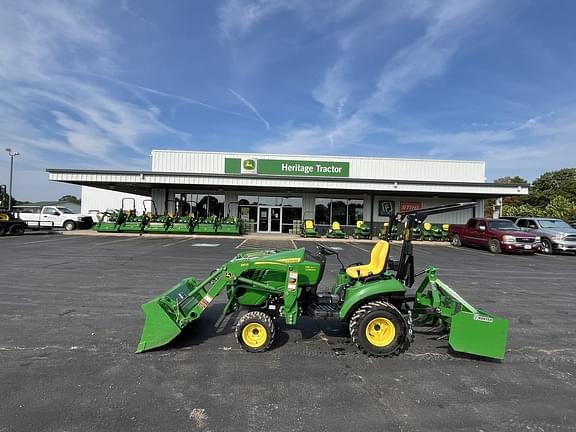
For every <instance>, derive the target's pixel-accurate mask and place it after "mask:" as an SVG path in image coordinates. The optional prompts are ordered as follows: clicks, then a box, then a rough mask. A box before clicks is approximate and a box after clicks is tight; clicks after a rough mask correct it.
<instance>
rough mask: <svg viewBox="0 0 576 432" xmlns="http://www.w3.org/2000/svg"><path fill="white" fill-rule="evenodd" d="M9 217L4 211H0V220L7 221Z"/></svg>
mask: <svg viewBox="0 0 576 432" xmlns="http://www.w3.org/2000/svg"><path fill="white" fill-rule="evenodd" d="M9 219H10V216H8V215H7V214H6V213H0V221H7V220H9Z"/></svg>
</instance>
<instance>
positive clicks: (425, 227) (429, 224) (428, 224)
mask: <svg viewBox="0 0 576 432" xmlns="http://www.w3.org/2000/svg"><path fill="white" fill-rule="evenodd" d="M424 229H425V230H426V231H430V230H431V229H432V224H431V223H430V222H426V223H425V224H424Z"/></svg>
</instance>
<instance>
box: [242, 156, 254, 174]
mask: <svg viewBox="0 0 576 432" xmlns="http://www.w3.org/2000/svg"><path fill="white" fill-rule="evenodd" d="M242 168H244V170H246V171H254V170H255V169H256V161H255V160H254V159H245V160H244V161H243V162H242Z"/></svg>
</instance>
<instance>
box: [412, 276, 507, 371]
mask: <svg viewBox="0 0 576 432" xmlns="http://www.w3.org/2000/svg"><path fill="white" fill-rule="evenodd" d="M426 273H427V275H426V278H425V279H424V281H423V282H422V284H421V285H420V286H419V287H418V289H417V290H416V294H415V300H414V308H413V311H414V314H415V318H417V319H422V318H423V319H424V320H425V321H434V320H440V321H441V322H442V323H443V324H444V325H445V326H446V327H447V328H448V329H449V336H448V343H449V345H450V347H451V348H452V349H453V350H454V351H457V352H462V353H467V354H473V355H477V356H482V357H489V358H493V359H498V360H503V359H504V356H505V354H506V342H507V339H508V320H506V319H503V318H500V317H498V316H496V315H493V314H490V313H488V312H486V311H484V310H482V309H477V308H475V307H473V306H472V305H470V304H469V303H468V302H467V301H466V300H464V298H462V296H460V294H458V293H457V292H456V291H454V290H453V289H452V288H450V287H449V286H448V285H446V284H445V283H444V282H442V281H441V280H440V279H438V278H437V276H436V273H437V270H436V269H435V268H433V267H430V268H428V269H426Z"/></svg>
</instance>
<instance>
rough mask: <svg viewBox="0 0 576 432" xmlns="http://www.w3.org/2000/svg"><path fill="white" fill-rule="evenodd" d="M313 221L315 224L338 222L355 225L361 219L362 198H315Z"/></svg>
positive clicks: (362, 209)
mask: <svg viewBox="0 0 576 432" xmlns="http://www.w3.org/2000/svg"><path fill="white" fill-rule="evenodd" d="M315 204H316V208H315V221H316V224H317V225H330V224H331V223H332V222H340V224H341V225H355V224H356V221H359V220H363V219H362V218H363V213H364V200H359V199H343V198H338V199H333V200H332V199H330V198H316V202H315Z"/></svg>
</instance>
